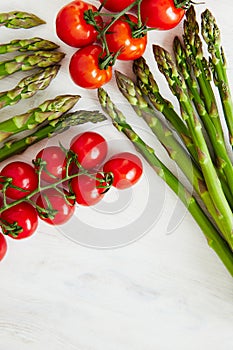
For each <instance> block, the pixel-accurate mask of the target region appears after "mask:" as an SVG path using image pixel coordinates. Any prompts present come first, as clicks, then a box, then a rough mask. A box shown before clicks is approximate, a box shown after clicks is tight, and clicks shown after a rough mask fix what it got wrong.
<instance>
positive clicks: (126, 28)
mask: <svg viewBox="0 0 233 350" xmlns="http://www.w3.org/2000/svg"><path fill="white" fill-rule="evenodd" d="M129 19H130V21H131V22H133V23H137V21H138V19H137V17H135V16H133V15H130V14H129V15H127V16H122V17H120V18H119V19H118V20H117V21H116V22H114V23H113V24H112V25H111V26H110V28H109V30H108V33H107V34H106V40H107V44H108V48H109V50H110V52H113V53H117V52H118V51H119V50H121V53H120V54H119V55H118V56H117V58H118V59H119V60H125V61H126V60H135V59H137V58H139V57H141V56H142V55H143V53H144V52H145V49H146V45H147V35H146V34H145V35H143V36H140V37H136V38H134V37H133V34H132V29H131V27H130V24H129V23H128V20H129Z"/></svg>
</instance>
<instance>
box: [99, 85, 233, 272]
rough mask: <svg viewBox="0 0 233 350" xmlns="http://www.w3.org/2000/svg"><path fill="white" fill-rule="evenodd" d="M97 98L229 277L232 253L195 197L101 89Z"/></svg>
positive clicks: (232, 264) (232, 268)
mask: <svg viewBox="0 0 233 350" xmlns="http://www.w3.org/2000/svg"><path fill="white" fill-rule="evenodd" d="M98 97H99V101H100V104H101V106H102V108H103V110H104V111H105V112H106V113H107V114H108V115H109V116H110V118H111V119H112V122H113V125H114V126H115V127H116V128H117V129H118V130H119V131H121V132H123V133H124V134H125V135H126V137H127V138H128V139H129V140H130V141H131V142H132V143H133V144H134V146H135V148H136V149H137V150H138V151H139V152H140V153H141V154H142V155H143V157H144V158H145V159H146V160H147V162H148V163H149V164H150V165H151V166H152V168H153V169H154V170H155V172H156V173H157V174H158V175H159V176H160V177H161V178H162V179H163V180H164V181H165V182H166V183H167V184H168V186H169V187H170V188H171V189H172V190H173V191H174V192H175V193H176V194H177V196H178V197H179V198H180V199H181V201H182V202H183V203H184V205H185V206H186V207H187V209H188V210H189V212H190V214H191V215H192V216H193V218H194V219H195V221H196V222H197V224H198V225H199V227H200V228H201V230H202V232H203V234H204V235H205V237H206V239H207V242H208V244H209V246H210V247H211V248H212V249H213V250H214V251H215V252H216V254H217V255H218V257H219V258H220V259H221V261H222V262H223V264H224V265H225V267H226V268H227V269H228V271H229V272H230V274H231V275H232V276H233V253H232V251H231V250H230V248H229V246H228V245H227V243H226V242H225V240H224V239H223V238H222V237H221V236H220V235H219V233H218V231H217V230H216V228H215V227H214V226H213V224H212V223H211V222H210V220H209V219H208V218H207V216H206V215H205V214H204V212H203V211H202V209H201V208H200V206H199V205H198V203H197V201H196V200H195V198H194V197H193V196H192V195H191V194H190V193H189V192H188V191H187V190H186V189H185V187H184V186H183V185H182V184H181V182H179V180H178V179H177V178H176V177H175V176H174V175H173V174H172V173H171V172H170V171H169V169H168V168H167V167H166V166H165V165H164V164H163V163H162V162H161V161H160V160H159V159H158V158H157V157H156V155H155V153H154V150H153V149H152V148H151V147H149V146H148V145H147V144H146V143H145V142H144V141H143V140H142V139H141V138H140V137H139V135H138V134H137V133H136V132H135V131H134V130H133V129H132V127H131V126H130V125H129V124H128V123H127V122H126V119H125V117H124V115H123V114H122V113H121V112H120V111H119V110H118V109H117V108H116V106H115V105H114V104H113V102H112V101H111V100H110V98H109V96H108V94H107V93H106V91H105V90H104V89H103V88H99V89H98Z"/></svg>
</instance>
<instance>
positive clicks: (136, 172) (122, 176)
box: [103, 152, 142, 189]
mask: <svg viewBox="0 0 233 350" xmlns="http://www.w3.org/2000/svg"><path fill="white" fill-rule="evenodd" d="M103 171H104V172H109V173H112V174H113V183H112V185H113V186H114V187H116V188H118V189H125V188H128V187H131V186H132V185H134V184H135V183H136V182H137V181H138V180H139V179H140V177H141V175H142V162H141V160H140V158H138V156H136V155H135V154H133V153H129V152H122V153H118V154H116V155H114V156H113V157H111V158H110V159H109V160H108V161H107V162H106V163H105V164H104V166H103Z"/></svg>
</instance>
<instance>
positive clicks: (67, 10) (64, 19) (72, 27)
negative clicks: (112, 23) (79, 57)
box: [56, 1, 102, 47]
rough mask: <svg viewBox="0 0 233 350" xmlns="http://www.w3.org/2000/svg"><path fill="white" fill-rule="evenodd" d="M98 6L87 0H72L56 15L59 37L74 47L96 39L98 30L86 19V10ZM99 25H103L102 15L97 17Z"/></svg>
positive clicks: (94, 10) (94, 9) (95, 9)
mask: <svg viewBox="0 0 233 350" xmlns="http://www.w3.org/2000/svg"><path fill="white" fill-rule="evenodd" d="M88 10H92V11H93V12H96V11H97V8H96V7H95V6H93V5H91V4H88V3H86V2H85V1H72V2H70V3H68V4H67V5H65V6H64V7H63V8H61V10H60V11H59V12H58V14H57V17H56V32H57V35H58V37H59V38H60V39H61V40H62V41H63V42H65V43H66V44H68V45H70V46H73V47H83V46H86V45H89V44H92V43H93V42H94V41H96V38H97V35H98V32H97V31H96V29H95V28H94V26H92V25H91V24H88V23H87V22H86V20H85V19H84V12H85V11H88ZM95 20H96V22H97V24H98V25H100V26H101V25H102V19H101V17H100V16H98V17H95Z"/></svg>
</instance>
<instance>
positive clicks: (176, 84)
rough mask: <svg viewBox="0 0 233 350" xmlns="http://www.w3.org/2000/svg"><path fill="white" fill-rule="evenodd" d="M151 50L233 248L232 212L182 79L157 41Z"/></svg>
mask: <svg viewBox="0 0 233 350" xmlns="http://www.w3.org/2000/svg"><path fill="white" fill-rule="evenodd" d="M153 52H154V56H155V59H156V61H157V64H158V68H159V70H160V71H161V73H162V74H163V75H164V76H165V77H166V79H167V82H168V85H169V87H170V89H171V91H172V92H173V94H174V95H175V96H176V97H177V100H178V102H179V104H180V107H181V114H182V116H183V118H184V120H185V121H186V123H187V125H188V128H189V131H190V134H191V136H192V140H193V142H194V145H195V147H196V150H197V153H198V158H199V164H200V166H201V169H202V173H203V176H204V179H205V182H206V186H207V188H208V191H209V193H210V196H211V198H212V200H213V203H214V205H215V207H216V209H217V210H218V211H219V214H220V216H221V217H222V221H223V222H224V227H225V230H224V232H223V233H224V236H225V239H226V240H227V241H228V243H229V245H230V246H231V248H232V249H233V234H232V232H233V215H232V211H231V208H230V206H229V204H228V201H227V199H226V197H225V194H224V192H223V189H222V186H221V182H220V180H219V178H218V176H217V173H216V170H215V167H214V165H213V163H212V159H211V156H210V153H209V149H208V147H207V144H206V140H205V138H204V135H203V133H202V126H201V123H200V121H199V119H198V117H197V115H196V113H195V111H194V108H193V105H192V103H191V101H190V98H189V94H188V91H187V86H186V83H185V81H184V79H183V77H182V75H181V74H180V73H179V71H178V70H177V68H176V65H175V63H174V62H173V60H172V56H171V55H170V54H169V53H168V52H167V51H166V50H164V49H163V48H162V47H160V46H159V45H153Z"/></svg>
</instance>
